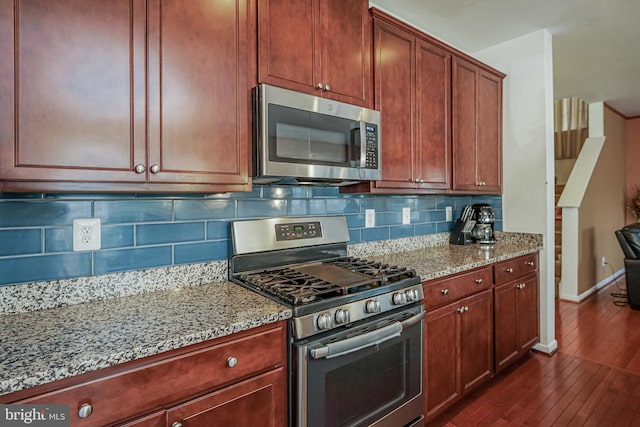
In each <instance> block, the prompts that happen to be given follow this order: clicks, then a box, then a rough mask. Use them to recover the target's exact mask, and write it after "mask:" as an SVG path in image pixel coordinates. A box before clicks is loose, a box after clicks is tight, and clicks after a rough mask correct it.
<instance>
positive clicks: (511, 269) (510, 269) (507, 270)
mask: <svg viewBox="0 0 640 427" xmlns="http://www.w3.org/2000/svg"><path fill="white" fill-rule="evenodd" d="M505 271H506V272H507V273H513V268H511V267H509V268H507V269H506V270H505Z"/></svg>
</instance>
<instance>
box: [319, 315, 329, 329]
mask: <svg viewBox="0 0 640 427" xmlns="http://www.w3.org/2000/svg"><path fill="white" fill-rule="evenodd" d="M317 323H318V328H320V329H329V328H330V327H331V314H329V313H322V314H321V315H320V316H318V320H317Z"/></svg>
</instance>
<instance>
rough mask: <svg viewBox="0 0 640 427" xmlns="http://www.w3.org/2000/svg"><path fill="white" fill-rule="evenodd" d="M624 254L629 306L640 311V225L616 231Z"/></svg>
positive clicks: (628, 226)
mask: <svg viewBox="0 0 640 427" xmlns="http://www.w3.org/2000/svg"><path fill="white" fill-rule="evenodd" d="M616 237H617V238H618V242H619V243H620V247H621V248H622V252H624V270H625V274H626V277H627V297H628V298H629V306H630V307H631V308H632V309H634V310H640V224H630V225H626V226H624V227H623V228H622V230H617V231H616Z"/></svg>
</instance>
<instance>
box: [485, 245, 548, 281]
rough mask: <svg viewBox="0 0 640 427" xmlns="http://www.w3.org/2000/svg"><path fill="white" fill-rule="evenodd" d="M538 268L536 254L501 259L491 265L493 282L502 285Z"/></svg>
mask: <svg viewBox="0 0 640 427" xmlns="http://www.w3.org/2000/svg"><path fill="white" fill-rule="evenodd" d="M536 270H538V254H537V253H534V254H529V255H524V256H520V257H518V258H513V259H510V260H507V261H502V262H499V263H497V264H495V265H494V266H493V280H494V284H496V285H502V284H503V283H507V282H510V281H512V280H515V279H517V278H519V277H522V276H524V275H526V274H529V273H531V272H534V271H536Z"/></svg>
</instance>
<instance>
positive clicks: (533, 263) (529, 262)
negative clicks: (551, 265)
mask: <svg viewBox="0 0 640 427" xmlns="http://www.w3.org/2000/svg"><path fill="white" fill-rule="evenodd" d="M525 264H527V265H528V266H529V267H533V266H534V265H536V263H535V262H533V261H525Z"/></svg>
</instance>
